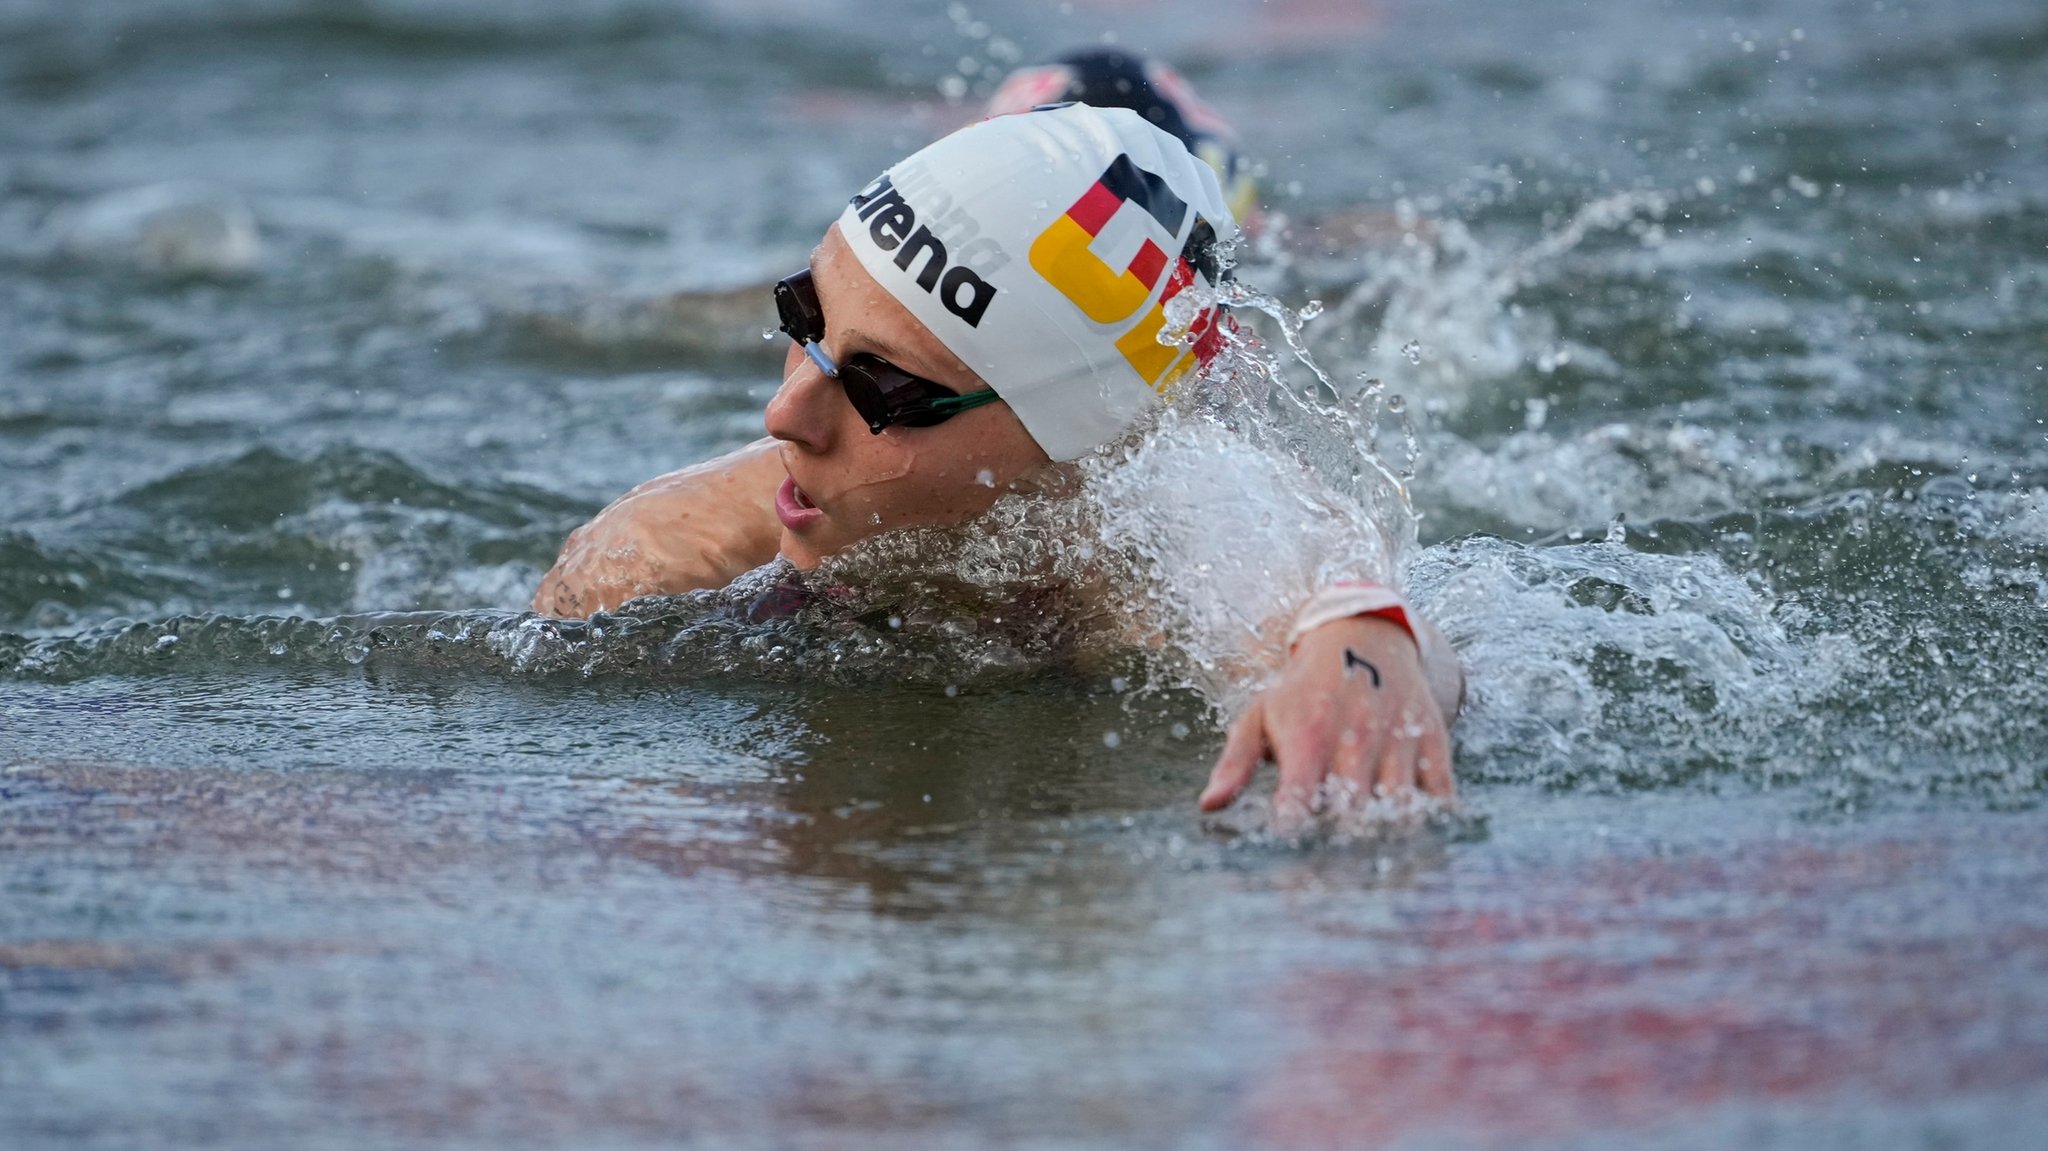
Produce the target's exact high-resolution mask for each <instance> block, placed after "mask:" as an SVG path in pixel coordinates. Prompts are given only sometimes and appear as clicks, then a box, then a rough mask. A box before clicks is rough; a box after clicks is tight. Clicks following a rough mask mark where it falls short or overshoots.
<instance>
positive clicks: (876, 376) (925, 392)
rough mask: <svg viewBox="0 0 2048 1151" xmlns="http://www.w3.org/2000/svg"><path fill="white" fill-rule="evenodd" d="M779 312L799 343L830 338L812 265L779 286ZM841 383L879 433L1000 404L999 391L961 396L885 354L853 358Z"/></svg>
mask: <svg viewBox="0 0 2048 1151" xmlns="http://www.w3.org/2000/svg"><path fill="white" fill-rule="evenodd" d="M775 312H776V315H777V316H778V317H779V318H780V319H781V321H782V332H783V334H784V335H786V336H788V337H789V338H790V339H792V340H795V341H796V342H797V343H799V344H821V343H822V342H823V341H824V339H825V309H824V307H823V305H821V304H819V303H818V289H817V286H816V285H815V284H813V283H812V282H811V273H810V269H808V268H806V269H805V270H803V271H801V272H798V273H797V274H795V275H793V276H790V277H787V278H785V279H783V280H781V281H779V282H778V283H777V284H776V285H775ZM837 374H838V379H839V386H840V387H841V388H843V389H844V390H845V392H846V399H847V401H848V402H849V403H851V404H852V405H853V410H854V411H856V412H858V413H860V418H861V419H862V420H864V421H866V422H867V425H868V430H869V431H871V432H873V433H875V434H876V435H881V434H882V429H884V428H887V427H890V426H891V425H902V426H904V427H911V428H928V427H931V426H932V425H933V424H942V423H945V422H946V421H947V420H949V419H952V418H953V417H954V416H956V415H958V414H959V413H961V412H964V411H967V410H968V409H970V408H978V407H980V406H981V405H983V404H988V403H994V402H995V401H996V400H997V399H999V398H1000V397H998V396H997V395H996V394H995V393H994V392H990V391H982V392H973V393H970V394H968V395H965V396H963V395H961V394H960V393H958V392H956V391H954V390H953V389H951V388H949V387H947V386H946V385H944V384H941V383H937V382H935V381H932V380H927V379H925V378H924V377H922V376H913V375H911V374H910V373H909V372H906V371H904V370H903V369H901V368H899V367H897V366H896V365H894V364H892V363H890V362H889V361H887V360H884V359H882V358H881V357H879V356H870V355H867V354H865V353H863V354H859V355H854V356H850V357H848V358H847V360H846V362H845V363H843V364H841V365H839V371H838V373H837Z"/></svg>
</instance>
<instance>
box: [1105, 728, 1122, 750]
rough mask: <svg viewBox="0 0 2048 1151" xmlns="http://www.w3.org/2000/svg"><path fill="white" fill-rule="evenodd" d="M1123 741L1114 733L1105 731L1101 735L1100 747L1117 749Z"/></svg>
mask: <svg viewBox="0 0 2048 1151" xmlns="http://www.w3.org/2000/svg"><path fill="white" fill-rule="evenodd" d="M1123 741H1124V737H1123V736H1121V735H1118V734H1117V733H1116V732H1113V731H1105V732H1103V733H1102V746H1104V747H1117V746H1119V745H1121V744H1122V743H1123Z"/></svg>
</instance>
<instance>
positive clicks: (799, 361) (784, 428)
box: [761, 345, 853, 452]
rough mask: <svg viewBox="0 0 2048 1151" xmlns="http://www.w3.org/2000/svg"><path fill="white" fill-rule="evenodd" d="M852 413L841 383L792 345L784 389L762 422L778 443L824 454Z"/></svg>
mask: <svg viewBox="0 0 2048 1151" xmlns="http://www.w3.org/2000/svg"><path fill="white" fill-rule="evenodd" d="M840 409H844V411H842V410H840ZM852 410H853V407H852V405H850V404H848V403H847V402H846V396H845V395H844V393H843V392H841V390H840V387H839V381H837V380H835V379H833V378H832V377H830V376H828V375H826V374H825V373H824V372H821V371H819V370H818V365H816V364H814V363H812V362H811V360H810V357H808V356H805V355H804V354H803V353H802V352H800V351H798V350H797V349H796V347H795V346H794V345H792V346H791V347H790V355H789V358H788V359H785V360H784V361H783V364H782V386H781V387H779V388H777V389H775V396H774V398H773V399H770V400H769V401H768V410H767V411H766V412H765V413H764V414H763V416H762V420H761V422H762V423H763V424H764V425H765V426H766V427H767V429H768V434H769V435H771V436H774V437H775V438H776V439H778V440H783V441H785V442H787V443H792V444H796V445H797V446H799V447H802V448H807V449H809V450H811V451H814V452H822V451H826V450H828V449H829V448H831V446H832V438H833V436H834V435H835V434H836V433H837V432H838V425H839V424H840V423H841V422H843V419H844V416H845V414H846V412H850V411H852Z"/></svg>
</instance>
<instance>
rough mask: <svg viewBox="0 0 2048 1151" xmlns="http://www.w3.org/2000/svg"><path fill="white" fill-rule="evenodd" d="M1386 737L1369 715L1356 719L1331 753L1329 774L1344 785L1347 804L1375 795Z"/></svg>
mask: <svg viewBox="0 0 2048 1151" xmlns="http://www.w3.org/2000/svg"><path fill="white" fill-rule="evenodd" d="M1385 742H1386V733H1385V732H1384V731H1383V730H1382V726H1381V725H1380V724H1378V723H1375V722H1374V721H1373V717H1372V716H1371V715H1370V714H1364V715H1360V716H1357V717H1355V718H1354V719H1353V720H1352V721H1351V722H1350V723H1348V724H1346V725H1345V726H1344V729H1343V730H1342V731H1340V732H1339V733H1338V735H1337V742H1336V745H1335V746H1334V747H1332V748H1331V749H1330V774H1331V775H1332V776H1334V777H1336V778H1337V779H1339V780H1341V781H1343V785H1344V790H1345V791H1346V792H1347V796H1346V798H1347V802H1348V801H1355V800H1358V799H1363V798H1366V797H1369V796H1371V795H1372V786H1373V783H1374V778H1375V773H1376V772H1377V771H1378V769H1379V762H1380V759H1381V758H1382V754H1381V753H1382V748H1383V745H1384V744H1385Z"/></svg>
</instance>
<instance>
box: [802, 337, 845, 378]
mask: <svg viewBox="0 0 2048 1151" xmlns="http://www.w3.org/2000/svg"><path fill="white" fill-rule="evenodd" d="M803 349H804V355H806V356H809V357H810V358H811V362H812V363H814V364H816V365H818V370H819V371H821V372H823V373H825V374H826V375H828V376H831V377H832V378H833V379H835V380H836V379H838V378H839V365H838V364H835V363H833V362H832V357H831V356H828V355H826V354H825V349H823V348H821V347H819V346H818V345H817V344H815V343H812V342H811V341H808V340H806V341H805V342H804V344H803Z"/></svg>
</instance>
